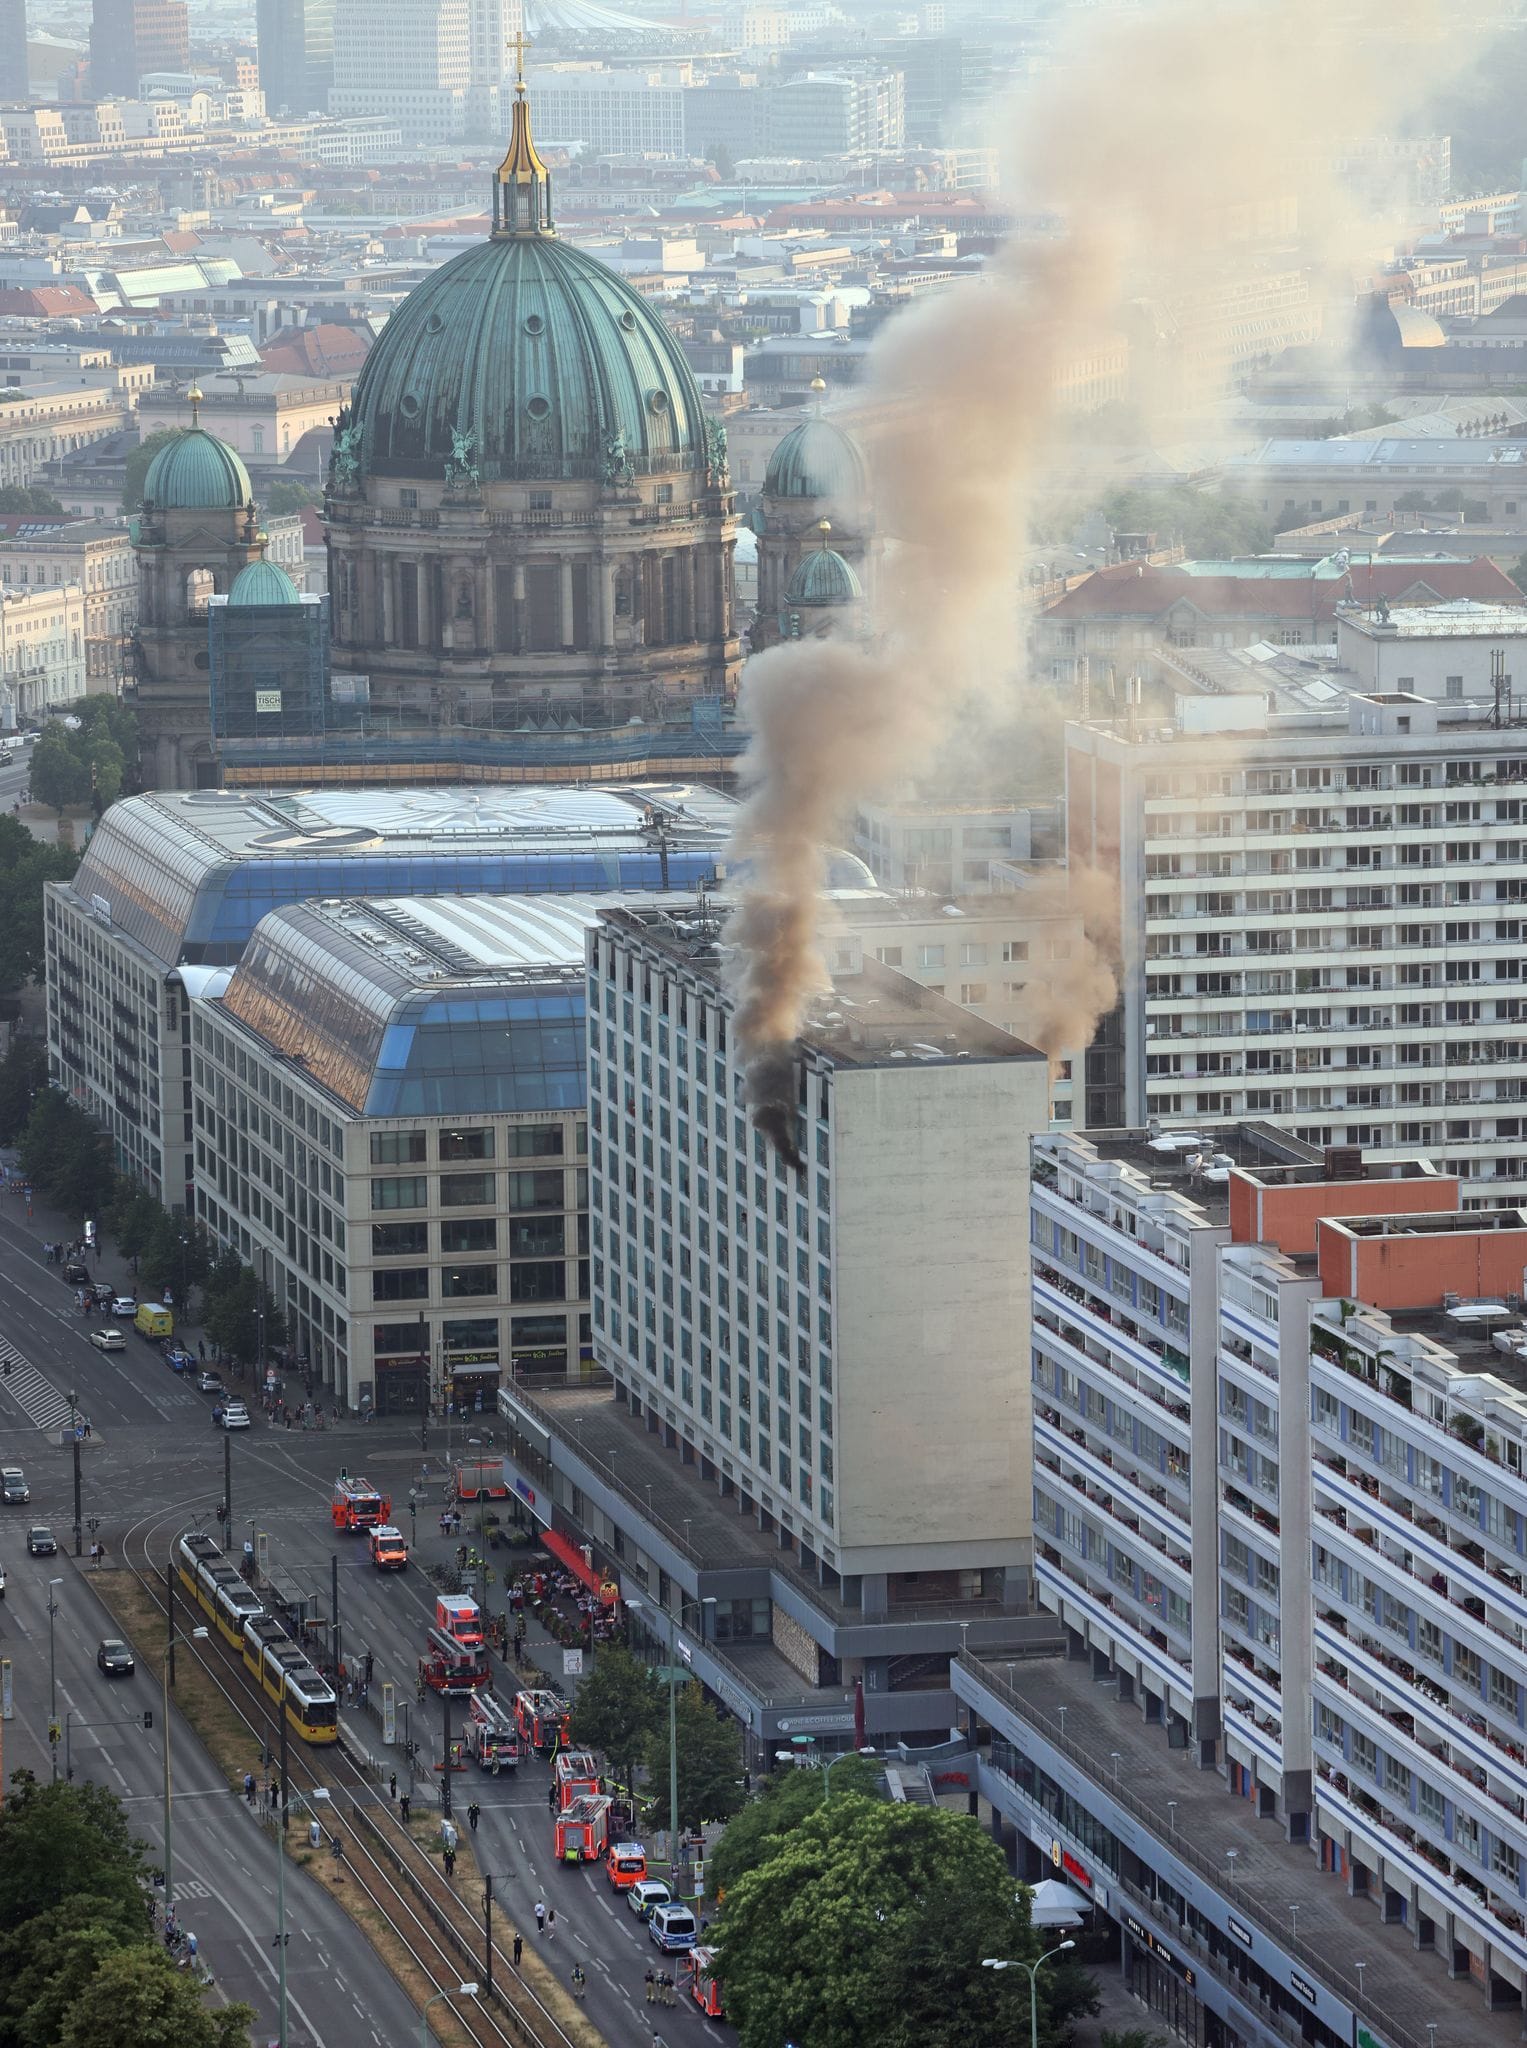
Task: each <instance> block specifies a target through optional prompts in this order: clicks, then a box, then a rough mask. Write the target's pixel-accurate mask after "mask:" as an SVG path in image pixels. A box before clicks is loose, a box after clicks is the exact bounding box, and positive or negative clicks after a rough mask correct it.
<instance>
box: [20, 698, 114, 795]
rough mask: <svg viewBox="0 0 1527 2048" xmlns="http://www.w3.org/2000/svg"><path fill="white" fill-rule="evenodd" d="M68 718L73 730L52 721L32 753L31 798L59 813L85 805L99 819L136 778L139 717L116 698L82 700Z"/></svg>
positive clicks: (61, 722)
mask: <svg viewBox="0 0 1527 2048" xmlns="http://www.w3.org/2000/svg"><path fill="white" fill-rule="evenodd" d="M72 713H73V717H74V718H75V720H76V721H77V723H76V724H75V725H73V726H70V725H66V724H65V723H64V722H63V721H62V720H61V719H55V720H54V721H53V722H52V723H51V724H49V725H48V726H46V727H45V728H44V730H43V733H42V736H41V737H40V738H39V740H38V741H37V744H36V745H35V746H34V747H33V749H32V768H31V782H32V795H33V796H34V797H35V798H36V800H37V801H38V803H40V804H48V805H50V806H51V807H52V808H53V809H55V810H60V811H61V810H63V809H65V808H66V807H67V806H68V805H70V804H87V803H88V804H91V805H92V806H93V807H94V809H95V811H96V813H97V815H99V814H100V813H101V812H102V811H103V810H105V808H106V806H107V805H108V804H110V803H115V802H116V800H117V798H118V797H119V796H120V795H121V794H122V791H123V789H124V788H126V787H127V785H128V782H129V780H130V779H132V778H133V777H135V776H136V772H137V766H138V720H137V715H136V713H134V712H132V711H129V710H128V709H127V708H126V706H125V705H122V704H119V703H118V702H117V700H116V699H115V698H114V697H84V698H82V699H81V700H80V701H79V703H77V704H75V705H74V706H73V707H72Z"/></svg>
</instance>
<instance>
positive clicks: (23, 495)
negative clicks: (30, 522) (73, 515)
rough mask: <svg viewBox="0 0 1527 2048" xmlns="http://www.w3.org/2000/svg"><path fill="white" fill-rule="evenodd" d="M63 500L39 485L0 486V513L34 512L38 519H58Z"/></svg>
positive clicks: (62, 507)
mask: <svg viewBox="0 0 1527 2048" xmlns="http://www.w3.org/2000/svg"><path fill="white" fill-rule="evenodd" d="M63 510H64V506H63V500H62V499H61V498H56V497H54V495H53V493H52V492H51V491H48V490H44V489H43V487H42V485H41V484H4V485H0V512H34V513H36V515H37V516H38V518H40V519H46V518H60V517H62V515H63Z"/></svg>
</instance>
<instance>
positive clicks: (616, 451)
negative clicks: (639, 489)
mask: <svg viewBox="0 0 1527 2048" xmlns="http://www.w3.org/2000/svg"><path fill="white" fill-rule="evenodd" d="M604 480H605V482H606V483H607V484H614V485H616V486H618V487H621V488H623V487H624V486H626V485H627V484H634V483H635V482H636V471H635V469H634V468H633V467H632V465H631V457H630V454H629V452H628V451H627V448H626V430H625V428H624V427H617V428H616V429H615V431H614V432H613V433H612V434H607V435H606V436H605V443H604Z"/></svg>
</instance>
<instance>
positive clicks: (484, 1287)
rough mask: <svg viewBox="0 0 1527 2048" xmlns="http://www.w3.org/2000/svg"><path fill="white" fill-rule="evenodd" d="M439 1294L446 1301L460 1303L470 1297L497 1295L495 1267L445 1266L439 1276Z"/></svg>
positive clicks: (496, 1272)
mask: <svg viewBox="0 0 1527 2048" xmlns="http://www.w3.org/2000/svg"><path fill="white" fill-rule="evenodd" d="M440 1292H441V1294H442V1295H443V1296H444V1297H445V1299H446V1300H447V1301H461V1300H464V1299H467V1298H468V1297H470V1296H472V1295H486V1294H497V1292H498V1268H497V1266H492V1265H488V1266H445V1267H443V1268H442V1269H441V1274H440Z"/></svg>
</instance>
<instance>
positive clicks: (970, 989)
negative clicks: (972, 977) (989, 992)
mask: <svg viewBox="0 0 1527 2048" xmlns="http://www.w3.org/2000/svg"><path fill="white" fill-rule="evenodd" d="M960 1001H961V1002H962V1003H984V1002H985V1001H986V983H985V982H984V981H962V982H961V983H960Z"/></svg>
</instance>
